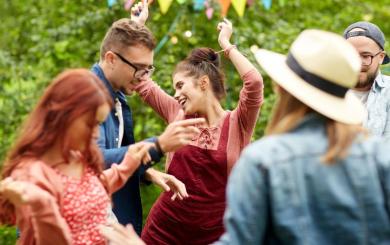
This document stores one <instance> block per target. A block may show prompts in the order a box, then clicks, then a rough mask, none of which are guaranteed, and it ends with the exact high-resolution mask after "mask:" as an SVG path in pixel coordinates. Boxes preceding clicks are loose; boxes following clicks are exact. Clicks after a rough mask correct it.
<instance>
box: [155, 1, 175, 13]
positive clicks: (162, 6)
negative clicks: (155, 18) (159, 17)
mask: <svg viewBox="0 0 390 245" xmlns="http://www.w3.org/2000/svg"><path fill="white" fill-rule="evenodd" d="M172 1H173V0H158V4H159V5H160V9H161V13H163V14H166V13H167V12H168V9H169V7H170V6H171V4H172Z"/></svg>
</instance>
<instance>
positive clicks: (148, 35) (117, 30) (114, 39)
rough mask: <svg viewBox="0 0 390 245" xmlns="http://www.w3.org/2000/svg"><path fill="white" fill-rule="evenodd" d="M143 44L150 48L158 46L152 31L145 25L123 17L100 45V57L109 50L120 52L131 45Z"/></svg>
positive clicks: (114, 24)
mask: <svg viewBox="0 0 390 245" xmlns="http://www.w3.org/2000/svg"><path fill="white" fill-rule="evenodd" d="M136 45H143V46H145V47H146V48H148V49H149V50H153V49H154V48H155V46H156V43H155V40H154V37H153V34H152V32H151V31H150V30H149V29H148V28H147V27H146V26H144V25H140V24H137V23H136V22H134V21H132V20H130V19H128V18H123V19H120V20H117V21H115V22H114V23H113V24H112V26H111V27H110V29H108V31H107V33H106V36H105V37H104V39H103V42H102V44H101V46H100V58H101V59H103V58H104V55H105V54H106V52H107V51H109V50H115V51H116V52H120V51H122V50H123V49H126V48H128V47H130V46H136Z"/></svg>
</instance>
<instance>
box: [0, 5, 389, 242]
mask: <svg viewBox="0 0 390 245" xmlns="http://www.w3.org/2000/svg"><path fill="white" fill-rule="evenodd" d="M118 2H121V1H118ZM387 2H388V1H387V0H375V1H374V0H372V1H361V0H322V1H311V0H290V1H284V0H278V1H276V0H274V1H273V6H272V8H271V9H270V10H269V11H267V10H265V9H264V7H263V6H262V5H261V1H254V4H253V5H252V6H251V7H248V8H247V9H246V12H245V16H244V17H243V18H239V17H238V16H237V15H236V13H235V12H234V10H233V8H232V7H231V9H230V10H229V12H228V16H227V17H228V18H229V19H231V20H232V22H233V24H234V27H235V33H234V36H233V39H234V40H233V41H234V43H236V44H237V46H238V48H239V49H240V50H241V51H243V52H244V53H245V54H247V56H248V58H249V59H250V60H252V61H253V62H254V58H253V55H252V54H251V52H250V47H251V46H252V45H257V46H259V47H260V48H265V49H271V50H273V51H277V52H281V53H287V52H288V47H289V46H290V44H291V42H292V41H293V40H294V39H295V37H296V36H297V35H298V34H299V33H300V32H301V31H302V30H303V29H306V28H319V29H324V30H330V31H334V32H337V33H341V32H342V31H343V29H344V28H345V27H346V26H348V25H349V24H350V23H352V22H355V21H358V20H369V21H372V22H374V23H377V24H378V25H379V26H380V27H381V28H382V30H383V31H384V33H390V21H388V20H389V19H390V5H388V4H387ZM214 5H215V7H216V11H215V15H214V16H213V18H212V19H211V20H208V19H207V18H206V16H205V14H204V12H203V11H195V10H194V8H193V1H190V0H188V1H185V2H184V3H183V4H178V3H177V2H176V1H174V2H173V4H172V6H171V8H170V9H169V11H168V13H167V14H165V15H162V14H161V13H160V12H159V7H158V4H157V1H154V4H153V5H152V6H151V10H150V13H151V14H150V15H151V17H150V20H149V21H148V23H147V25H148V26H149V27H150V29H151V30H152V31H153V33H154V34H155V37H156V40H157V41H161V40H163V39H164V38H165V39H167V42H166V43H165V44H164V45H163V46H162V48H161V49H159V50H156V52H155V66H156V68H157V70H156V72H155V74H154V76H153V78H154V79H155V80H156V81H157V82H158V84H159V85H160V86H161V87H162V88H163V89H165V90H166V91H168V92H169V93H171V94H173V90H172V86H171V72H172V70H173V68H174V66H175V64H176V63H177V62H178V61H180V60H181V59H183V58H184V57H185V56H186V55H187V54H188V52H189V51H190V50H191V49H192V48H195V47H199V46H208V47H212V48H214V49H216V50H218V49H219V47H218V44H217V36H218V35H217V32H216V25H217V23H218V22H219V21H220V20H221V16H220V15H219V10H218V8H219V7H218V5H217V4H214ZM0 13H1V24H0V30H1V33H2V34H1V35H0V81H1V83H0V125H1V127H0V139H1V144H0V162H2V160H4V159H5V154H6V151H7V150H8V149H9V147H10V146H11V144H12V142H13V141H14V139H15V137H16V134H17V131H18V128H19V126H20V124H21V123H22V121H23V119H24V118H25V117H26V115H27V114H28V113H29V111H31V109H32V108H33V106H34V104H35V103H36V101H37V99H38V98H39V97H40V96H41V94H42V92H43V90H44V88H45V87H46V86H47V84H48V83H49V82H50V81H51V79H52V78H53V77H54V76H55V75H56V74H58V73H59V72H60V71H62V70H64V69H67V68H72V67H86V68H89V67H91V65H92V64H93V63H94V62H96V61H98V57H99V46H100V42H101V40H102V39H103V37H104V34H105V32H106V30H107V29H108V27H109V26H110V25H111V23H112V22H113V21H115V20H116V19H118V18H122V17H127V16H128V13H126V11H125V10H124V9H123V6H122V4H119V3H118V4H115V5H114V6H113V7H112V8H108V7H107V4H106V1H94V0H79V1H69V0H64V1H55V0H34V1H33V0H25V1H17V0H3V1H1V3H0ZM186 31H191V33H192V36H191V37H187V36H186V35H185V32H186ZM174 39H177V43H175V42H172V40H174ZM388 47H389V46H387V49H388ZM223 65H224V67H225V70H226V76H227V88H228V96H227V98H226V99H225V101H223V103H224V105H225V107H226V108H228V109H232V108H234V107H235V106H236V103H237V101H238V95H239V90H240V88H241V80H240V78H239V76H238V74H237V73H236V72H235V71H234V68H233V66H232V65H231V64H230V62H229V61H228V60H226V59H224V60H223ZM383 71H384V72H385V73H390V68H389V66H386V67H383ZM264 83H265V90H264V93H265V101H264V104H263V106H262V109H261V115H260V117H259V119H258V123H257V127H256V131H255V134H254V136H253V139H258V138H260V137H261V136H262V135H263V132H264V127H265V125H266V123H267V120H268V118H269V114H270V111H271V107H272V104H273V101H274V98H275V96H274V94H273V92H272V86H271V81H270V79H269V78H268V77H267V76H266V75H264ZM129 103H130V104H131V106H132V108H133V111H134V115H135V125H136V126H135V136H136V139H138V140H141V139H143V138H146V137H148V136H151V135H157V134H159V133H160V132H162V131H163V129H164V127H165V124H164V123H163V121H162V120H161V119H160V118H158V117H157V116H156V114H155V113H154V112H153V110H152V109H151V108H149V107H148V106H147V105H145V104H143V102H142V101H140V99H139V98H138V97H136V96H133V97H131V98H130V99H129ZM0 165H1V164H0ZM160 167H161V168H162V164H161V165H160ZM158 193H159V190H158V189H157V188H155V187H148V188H143V201H144V206H145V207H147V208H145V214H147V213H148V210H149V207H150V205H151V204H152V203H153V202H154V200H155V198H156V197H157V195H158ZM14 239H15V237H14V231H13V230H9V229H7V228H1V229H0V244H13V243H14Z"/></svg>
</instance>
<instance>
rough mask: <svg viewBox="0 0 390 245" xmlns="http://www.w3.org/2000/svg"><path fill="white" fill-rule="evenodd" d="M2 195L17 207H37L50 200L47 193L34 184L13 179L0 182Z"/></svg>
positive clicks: (9, 178)
mask: <svg viewBox="0 0 390 245" xmlns="http://www.w3.org/2000/svg"><path fill="white" fill-rule="evenodd" d="M0 193H1V194H2V195H3V196H4V197H5V198H7V199H8V200H9V201H10V202H11V203H12V204H13V205H15V206H16V207H19V206H21V205H26V204H28V205H35V204H38V203H39V202H41V201H43V200H45V199H46V198H50V195H49V194H48V193H47V192H46V191H44V190H43V189H41V188H39V187H38V186H36V185H34V184H33V183H29V182H26V181H17V180H13V179H12V178H11V177H8V178H6V179H4V180H3V181H1V182H0Z"/></svg>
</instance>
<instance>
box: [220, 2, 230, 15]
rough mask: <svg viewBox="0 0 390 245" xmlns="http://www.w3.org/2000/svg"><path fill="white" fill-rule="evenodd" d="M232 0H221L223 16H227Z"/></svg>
mask: <svg viewBox="0 0 390 245" xmlns="http://www.w3.org/2000/svg"><path fill="white" fill-rule="evenodd" d="M230 2H231V0H219V3H220V4H221V7H222V8H221V10H222V16H226V14H227V12H228V10H229V7H230Z"/></svg>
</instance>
